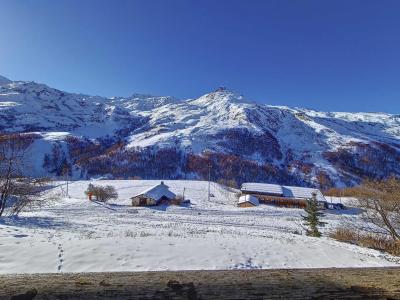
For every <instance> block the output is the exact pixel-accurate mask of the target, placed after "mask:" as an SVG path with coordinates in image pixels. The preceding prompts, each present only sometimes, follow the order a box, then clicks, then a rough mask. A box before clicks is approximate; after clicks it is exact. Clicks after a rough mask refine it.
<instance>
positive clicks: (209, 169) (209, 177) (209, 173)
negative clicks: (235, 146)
mask: <svg viewBox="0 0 400 300" xmlns="http://www.w3.org/2000/svg"><path fill="white" fill-rule="evenodd" d="M210 185H211V163H208V198H207V200H208V201H210Z"/></svg>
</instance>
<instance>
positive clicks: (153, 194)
mask: <svg viewBox="0 0 400 300" xmlns="http://www.w3.org/2000/svg"><path fill="white" fill-rule="evenodd" d="M137 196H146V197H149V198H151V199H154V200H156V201H158V200H160V199H161V198H162V197H164V196H165V197H167V198H168V199H174V198H175V197H176V195H175V194H174V193H173V192H171V191H170V190H169V187H168V185H166V184H164V183H163V182H161V183H160V184H158V185H155V186H153V187H151V188H148V189H147V190H145V191H143V192H141V193H139V194H137V195H135V196H133V197H137Z"/></svg>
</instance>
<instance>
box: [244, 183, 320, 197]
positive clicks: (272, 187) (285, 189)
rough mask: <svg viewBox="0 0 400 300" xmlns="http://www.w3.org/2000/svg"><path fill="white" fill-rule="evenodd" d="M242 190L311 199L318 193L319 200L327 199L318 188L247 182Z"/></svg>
mask: <svg viewBox="0 0 400 300" xmlns="http://www.w3.org/2000/svg"><path fill="white" fill-rule="evenodd" d="M241 191H242V192H255V193H260V194H270V195H280V196H283V197H287V198H297V199H310V198H312V194H313V193H317V200H318V201H326V200H325V197H324V195H322V193H321V191H320V190H319V189H316V188H306V187H298V186H287V185H284V186H282V185H279V184H269V183H256V182H246V183H243V184H242V188H241Z"/></svg>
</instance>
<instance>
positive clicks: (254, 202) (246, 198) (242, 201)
mask: <svg viewBox="0 0 400 300" xmlns="http://www.w3.org/2000/svg"><path fill="white" fill-rule="evenodd" d="M259 204H260V203H259V201H258V199H257V198H256V197H254V196H252V195H242V196H240V197H239V201H238V206H239V207H254V206H258V205H259Z"/></svg>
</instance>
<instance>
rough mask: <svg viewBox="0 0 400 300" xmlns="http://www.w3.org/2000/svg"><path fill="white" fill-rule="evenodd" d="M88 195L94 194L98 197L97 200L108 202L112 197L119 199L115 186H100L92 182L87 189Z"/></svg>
mask: <svg viewBox="0 0 400 300" xmlns="http://www.w3.org/2000/svg"><path fill="white" fill-rule="evenodd" d="M85 194H86V195H92V196H94V197H96V200H97V201H101V202H106V201H108V200H110V199H117V198H118V193H117V191H116V190H115V187H113V186H112V185H107V186H99V185H94V184H92V183H90V184H89V185H88V188H87V190H86V191H85Z"/></svg>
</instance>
